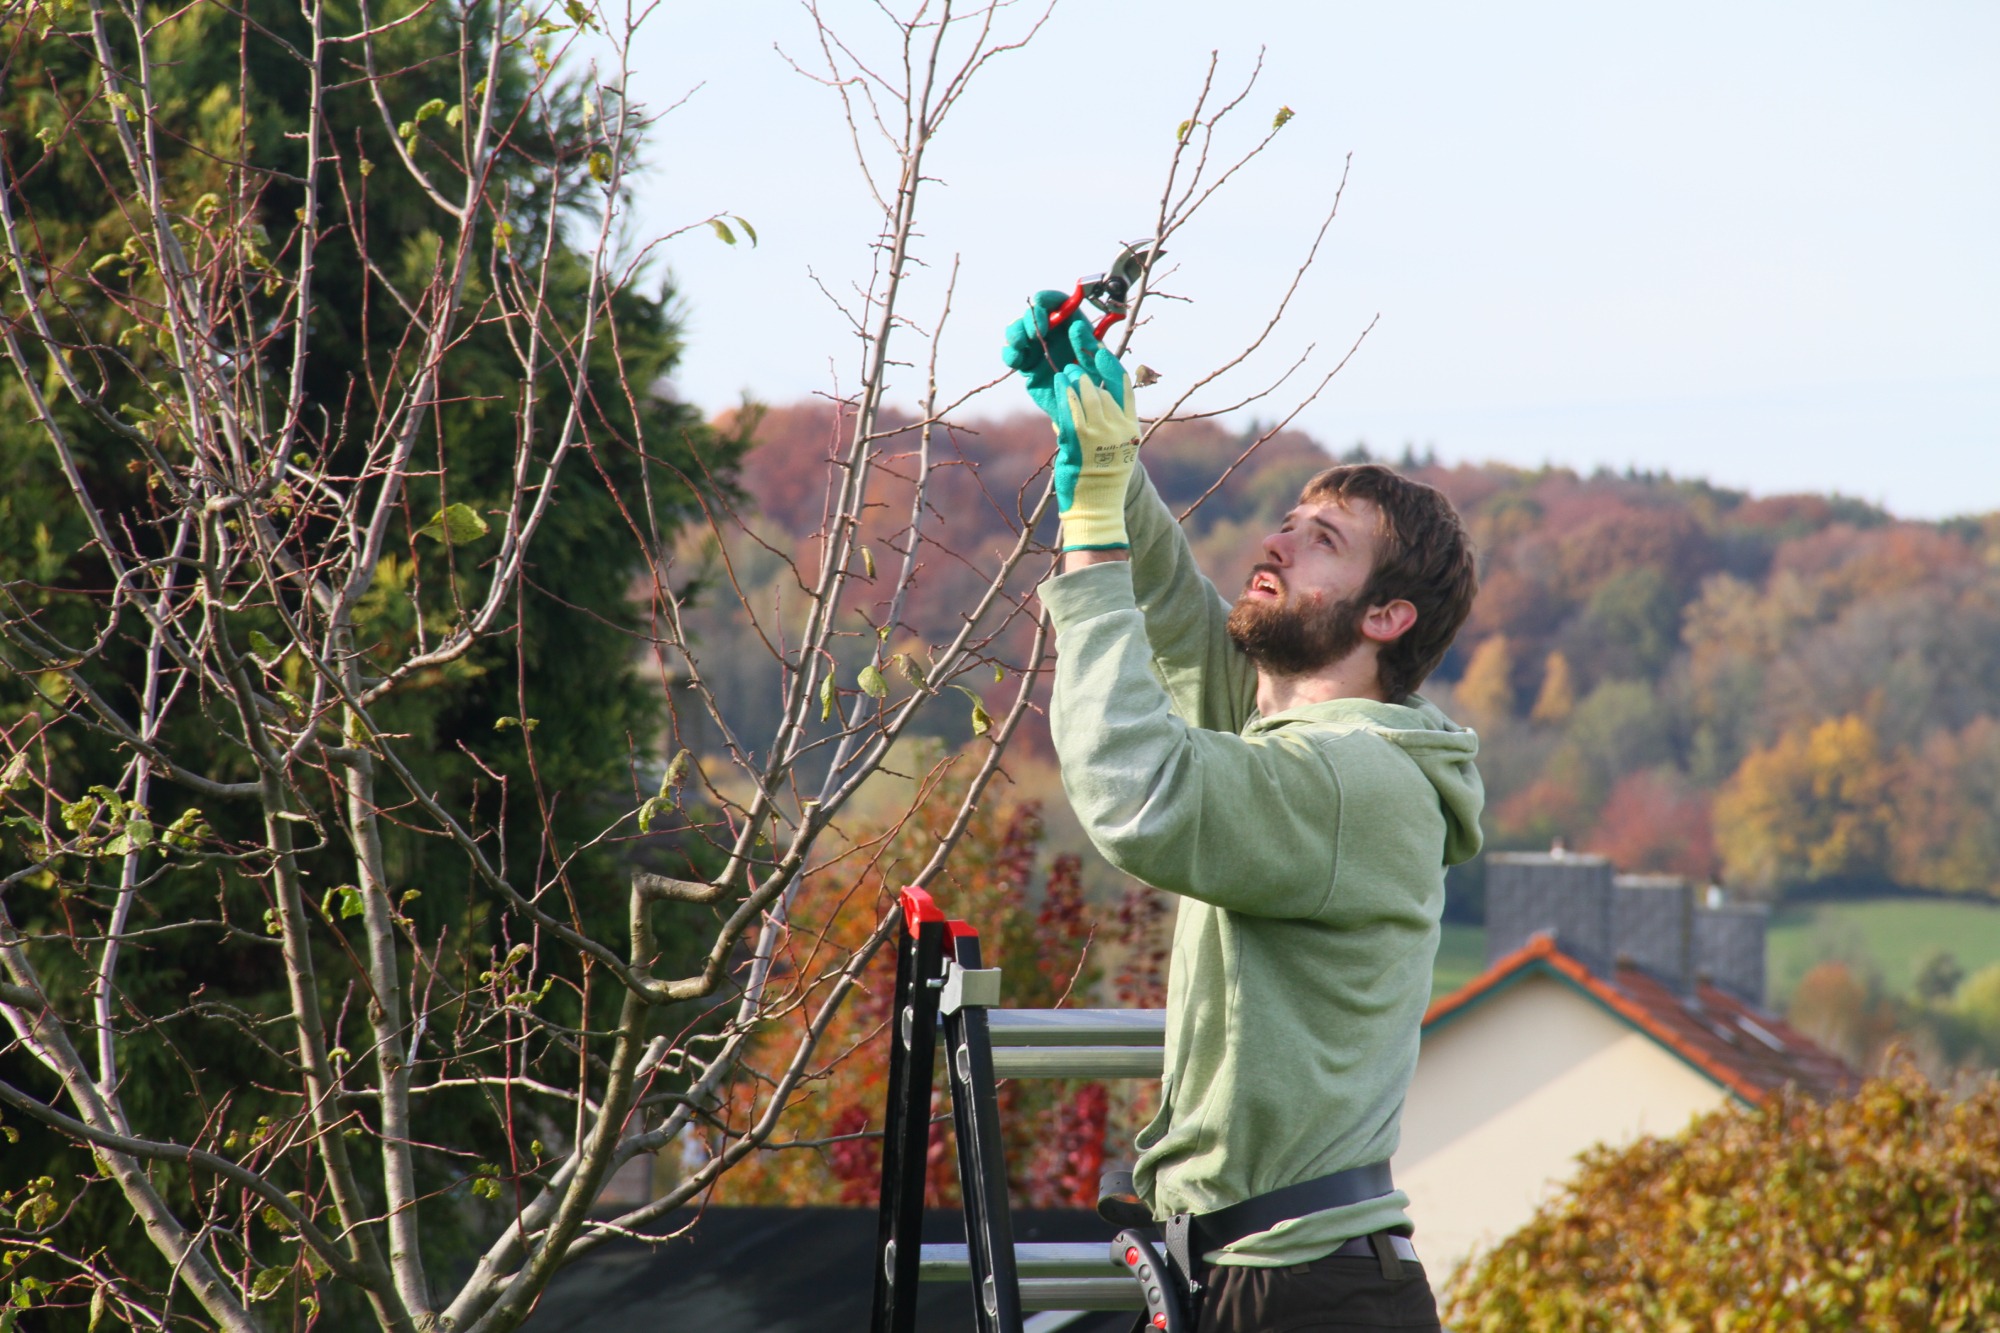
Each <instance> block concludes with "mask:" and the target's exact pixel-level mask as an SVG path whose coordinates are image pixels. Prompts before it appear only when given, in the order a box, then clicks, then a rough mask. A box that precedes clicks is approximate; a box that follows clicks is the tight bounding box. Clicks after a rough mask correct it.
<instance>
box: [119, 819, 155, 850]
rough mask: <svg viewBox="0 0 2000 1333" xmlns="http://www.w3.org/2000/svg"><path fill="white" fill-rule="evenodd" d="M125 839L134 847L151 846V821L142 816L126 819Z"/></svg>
mask: <svg viewBox="0 0 2000 1333" xmlns="http://www.w3.org/2000/svg"><path fill="white" fill-rule="evenodd" d="M125 840H126V841H127V842H128V843H130V844H131V845H132V846H134V847H151V846H152V845H153V821H152V820H150V819H143V818H141V819H133V820H129V821H127V823H126V825H125Z"/></svg>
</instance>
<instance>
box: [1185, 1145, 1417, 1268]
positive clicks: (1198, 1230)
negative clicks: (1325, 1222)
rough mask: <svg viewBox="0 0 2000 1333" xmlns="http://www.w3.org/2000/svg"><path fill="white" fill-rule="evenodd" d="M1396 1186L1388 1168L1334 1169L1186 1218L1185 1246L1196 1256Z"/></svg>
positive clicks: (1385, 1165) (1380, 1164)
mask: <svg viewBox="0 0 2000 1333" xmlns="http://www.w3.org/2000/svg"><path fill="white" fill-rule="evenodd" d="M1395 1188H1396V1183H1395V1182H1394V1181H1393V1180H1391V1179H1390V1178H1389V1164H1388V1163H1387V1162H1370V1163H1368V1164H1367V1165H1366V1166H1353V1167H1349V1168H1348V1169H1347V1170H1345V1171H1336V1172H1334V1173H1333V1174H1332V1175H1330V1176H1316V1177H1314V1178H1313V1179H1311V1180H1302V1181H1300V1182H1299V1183H1298V1184H1296V1185H1286V1186H1284V1187H1283V1188H1281V1189H1274V1190H1267V1191H1265V1192H1264V1193H1262V1194H1253V1195H1251V1196H1250V1197H1249V1198H1247V1199H1245V1200H1243V1202H1241V1203H1232V1204H1230V1205H1229V1206H1228V1207H1227V1208H1218V1209H1216V1210H1215V1211H1214V1212H1212V1213H1198V1214H1194V1215H1192V1216H1190V1217H1189V1219H1188V1222H1189V1230H1190V1232H1191V1233H1192V1235H1191V1236H1190V1239H1191V1240H1192V1241H1193V1242H1194V1243H1193V1244H1192V1245H1190V1246H1189V1248H1190V1249H1191V1250H1192V1251H1193V1252H1194V1254H1195V1255H1196V1256H1197V1257H1199V1256H1200V1255H1203V1254H1206V1253H1208V1252H1209V1251H1210V1250H1219V1249H1221V1248H1222V1247H1223V1246H1225V1245H1234V1244H1235V1243H1236V1242H1237V1241H1239V1240H1242V1239H1243V1238H1244V1237H1245V1236H1254V1235H1256V1234H1257V1233H1258V1232H1260V1231H1269V1230H1270V1229H1271V1228H1272V1227H1274V1226H1277V1225H1278V1224H1279V1223H1280V1222H1289V1221H1291V1220H1292V1219H1293V1218H1295V1217H1304V1216H1306V1215H1307V1214H1308V1213H1320V1212H1325V1211H1326V1210H1327V1209H1329V1208H1345V1207H1346V1206H1347V1205H1349V1204H1354V1203H1366V1202H1367V1201H1368V1200H1370V1199H1379V1198H1381V1197H1382V1196H1383V1195H1385V1194H1389V1193H1392V1192H1394V1190H1395Z"/></svg>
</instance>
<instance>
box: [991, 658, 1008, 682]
mask: <svg viewBox="0 0 2000 1333" xmlns="http://www.w3.org/2000/svg"><path fill="white" fill-rule="evenodd" d="M1005 679H1007V669H1006V668H1005V667H1003V666H1001V665H1000V664H999V663H998V662H995V663H994V664H993V683H994V684H995V685H998V684H999V683H1000V682H1001V681H1003V680H1005Z"/></svg>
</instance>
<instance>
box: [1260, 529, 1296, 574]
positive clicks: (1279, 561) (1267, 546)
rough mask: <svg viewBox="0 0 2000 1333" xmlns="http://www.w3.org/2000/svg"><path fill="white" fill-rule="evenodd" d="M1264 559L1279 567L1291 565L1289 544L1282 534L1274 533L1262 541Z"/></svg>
mask: <svg viewBox="0 0 2000 1333" xmlns="http://www.w3.org/2000/svg"><path fill="white" fill-rule="evenodd" d="M1264 558H1265V559H1267V560H1269V561H1270V562H1271V563H1272V564H1274V565H1278V566H1280V567H1282V566H1284V565H1289V564H1290V563H1292V553H1291V550H1290V543H1289V542H1287V541H1286V540H1285V534H1284V533H1282V532H1274V533H1272V534H1271V535H1270V536H1268V537H1266V538H1265V539H1264Z"/></svg>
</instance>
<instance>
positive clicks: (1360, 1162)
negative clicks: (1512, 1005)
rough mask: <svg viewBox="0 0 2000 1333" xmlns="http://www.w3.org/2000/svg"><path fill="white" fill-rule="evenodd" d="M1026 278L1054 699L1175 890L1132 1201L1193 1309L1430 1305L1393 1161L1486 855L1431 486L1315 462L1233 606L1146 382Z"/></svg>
mask: <svg viewBox="0 0 2000 1333" xmlns="http://www.w3.org/2000/svg"><path fill="white" fill-rule="evenodd" d="M1061 300H1062V294H1061V293H1059V292H1043V293H1041V294H1040V295H1038V296H1037V297H1036V299H1035V301H1034V303H1033V304H1032V305H1031V306H1030V309H1029V312H1028V314H1027V315H1026V316H1024V317H1023V318H1022V319H1021V320H1018V321H1016V322H1015V324H1014V325H1013V326H1012V327H1011V328H1009V330H1008V346H1007V350H1006V359H1007V362H1008V364H1009V365H1011V366H1013V367H1014V368H1015V369H1017V370H1020V371H1021V372H1022V373H1023V374H1024V375H1025V376H1026V379H1027V383H1028V390H1029V393H1030V395H1031V396H1032V397H1033V398H1034V399H1035V400H1036V402H1037V403H1038V404H1039V405H1040V406H1041V407H1042V408H1043V409H1044V410H1045V411H1046V412H1047V413H1048V414H1049V416H1050V418H1051V419H1052V421H1053V422H1054V423H1055V426H1056V433H1057V437H1058V451H1057V461H1056V479H1055V480H1056V493H1057V503H1058V506H1059V507H1060V509H1061V511H1062V524H1063V542H1062V545H1063V556H1062V571H1061V572H1060V573H1059V574H1058V575H1057V576H1056V577H1054V578H1051V579H1050V580H1049V581H1048V582H1047V583H1045V584H1043V585H1042V589H1041V597H1042V603H1043V605H1044V606H1045V607H1046V608H1047V609H1048V613H1049V616H1050V619H1051V621H1052V623H1053V624H1054V627H1055V632H1056V647H1057V654H1058V657H1057V663H1056V673H1055V692H1054V697H1053V701H1052V703H1051V708H1050V722H1051V728H1052V731H1053V733H1054V738H1055V744H1056V751H1057V754H1058V756H1059V758H1060V760H1061V763H1062V774H1063V785H1064V787H1065V789H1066V790H1067V791H1068V793H1069V798H1070V802H1071V804H1072V805H1073V806H1074V807H1075V809H1076V812H1077V815H1078V816H1079V818H1081V820H1082V821H1083V825H1084V827H1085V828H1086V829H1087V830H1088V831H1089V833H1090V836H1091V839H1092V841H1094V842H1095V843H1096V845H1097V847H1098V848H1099V849H1100V850H1101V851H1102V852H1103V853H1104V855H1105V857H1106V859H1108V860H1109V861H1110V862H1111V863H1112V864H1113V865H1115V866H1117V867H1118V868H1119V869H1121V870H1123V871H1125V872H1126V873H1128V874H1131V875H1133V876H1135V877H1137V878H1139V879H1141V880H1143V881H1145V882H1146V883H1148V884H1152V885H1154V886H1155V887H1157V888H1161V889H1164V890H1167V891H1168V892H1171V893H1175V894H1179V895H1181V897H1182V898H1183V900H1184V901H1182V903H1181V905H1180V912H1179V917H1178V920H1177V922H1176V924H1175V930H1174V943H1173V956H1172V962H1171V965H1170V970H1169V974H1168V985H1167V1036H1166V1070H1165V1077H1164V1082H1163V1085H1162V1095H1161V1108H1160V1112H1159V1114H1158V1116H1157V1117H1155V1119H1154V1120H1153V1122H1152V1123H1151V1124H1150V1125H1148V1126H1147V1127H1146V1128H1145V1130H1144V1131H1142V1132H1141V1133H1140V1135H1139V1138H1138V1147H1139V1150H1140V1155H1139V1159H1138V1162H1137V1165H1136V1167H1135V1170H1134V1178H1135V1185H1136V1190H1137V1194H1138V1197H1139V1198H1140V1199H1141V1200H1142V1201H1143V1202H1144V1204H1145V1205H1146V1206H1147V1208H1148V1210H1149V1211H1150V1214H1151V1216H1152V1217H1153V1218H1156V1219H1160V1220H1162V1221H1163V1222H1165V1223H1166V1227H1167V1233H1166V1235H1167V1242H1168V1246H1169V1248H1170V1249H1172V1250H1175V1251H1176V1255H1177V1262H1179V1263H1184V1264H1185V1265H1186V1268H1187V1269H1188V1270H1189V1275H1190V1277H1191V1278H1192V1279H1193V1284H1194V1297H1195V1299H1194V1304H1195V1307H1196V1309H1197V1310H1198V1312H1199V1313H1198V1324H1197V1328H1198V1329H1199V1330H1201V1333H1238V1331H1243V1330H1252V1329H1262V1330H1280V1329H1282V1330H1286V1331H1287V1333H1307V1331H1308V1330H1334V1329H1348V1328H1368V1329H1383V1328H1408V1329H1436V1328H1437V1327H1438V1322H1437V1308H1436V1304H1435V1301H1434V1299H1433V1297H1432V1293H1431V1290H1430V1286H1429V1283H1428V1280H1427V1279H1426V1278H1425V1276H1424V1274H1423V1270H1422V1268H1421V1266H1420V1265H1419V1264H1418V1263H1416V1262H1415V1251H1414V1249H1413V1247H1412V1246H1411V1244H1410V1242H1409V1241H1408V1240H1407V1239H1406V1237H1407V1236H1408V1235H1409V1233H1410V1231H1411V1227H1410V1219H1409V1216H1408V1213H1407V1211H1406V1209H1407V1207H1408V1202H1409V1201H1408V1198H1407V1196H1405V1195H1404V1194H1402V1193H1401V1192H1400V1191H1397V1190H1396V1189H1395V1188H1394V1186H1393V1184H1392V1183H1391V1182H1390V1180H1389V1178H1388V1160H1389V1157H1390V1155H1391V1154H1392V1153H1393V1152H1394V1151H1395V1148H1396V1144H1397V1135H1398V1119H1399V1117H1400V1114H1401V1111H1402V1103H1403V1096H1404V1093H1405V1092H1406V1090H1407V1089H1408V1086H1409V1081H1410V1075H1411V1073H1412V1071H1413V1070H1414V1068H1415V1066H1416V1057H1417V1034H1418V1028H1419V1025H1420V1023H1421V1021H1422V1017H1423V1012H1424V1008H1425V1006H1426V1004H1427V1003H1428V1001H1429V997H1430V981H1431V965H1432V961H1433V959H1434V957H1435V955H1436V951H1437V941H1438V920H1439V917H1440V915H1441V913H1442V910H1443V903H1444V883H1443V880H1444V868H1445V866H1446V865H1448V864H1453V863H1456V862H1459V861H1463V860H1466V859H1467V858H1469V857H1471V856H1472V855H1474V854H1475V853H1476V852H1477V851H1478V850H1479V840H1480V835H1479V811H1480V806H1481V803H1482V800H1483V792H1482V788H1481V785H1480V780H1479V774H1478V771H1477V769H1475V768H1474V766H1473V762H1472V761H1473V756H1474V755H1475V753H1476V752H1477V750H1478V740H1477V738H1476V737H1475V736H1474V735H1473V734H1472V733H1471V732H1468V731H1465V730H1463V729H1462V728H1460V727H1458V726H1456V725H1455V724H1453V723H1452V722H1451V721H1450V720H1449V719H1448V718H1446V717H1445V716H1444V715H1443V714H1442V713H1441V712H1439V711H1438V709H1437V708H1436V707H1434V706H1433V705H1431V704H1429V703H1428V702H1426V701H1425V700H1424V699H1422V698H1421V697H1420V696H1418V695H1417V694H1415V693H1414V691H1415V689H1416V687H1417V686H1418V685H1419V684H1421V683H1422V681H1423V679H1424V677H1425V676H1426V675H1428V674H1429V672H1430V671H1431V670H1432V669H1433V668H1434V667H1436V665H1437V664H1438V662H1439V661H1440V660H1441V659H1442V658H1443V656H1444V653H1445V650H1446V649H1447V648H1448V647H1449V646H1450V644H1451V640H1452V637H1453V635H1454V634H1455V633H1456V632H1457V630H1458V627H1459V625H1460V624H1461V623H1463V621H1464V619H1465V616H1466V613H1467V611H1468V610H1469V609H1470V607H1471V603H1472V597H1473V593H1474V591H1475V578H1474V573H1473V562H1472V552H1471V548H1470V543H1469V542H1468V540H1467V539H1466V536H1465V532H1464V529H1463V528H1462V527H1461V525H1460V524H1459V521H1458V517H1457V515H1456V514H1455V513H1454V512H1453V511H1452V509H1451V506H1450V504H1449V503H1448V502H1447V501H1446V500H1445V499H1444V497H1443V496H1442V495H1440V494H1439V493H1438V492H1437V491H1435V490H1433V489H1431V488H1430V487H1427V486H1422V485H1419V484H1417V483H1414V482H1411V481H1408V480H1406V479H1404V478H1402V477H1399V476H1397V475H1396V474H1395V473H1394V472H1392V471H1390V470H1389V469H1387V468H1382V467H1378V466H1374V465H1361V466H1357V467H1339V468H1333V469H1330V470H1329V471H1327V472H1324V473H1322V474H1320V475H1319V476H1318V477H1315V478H1314V479H1313V480H1312V481H1311V482H1310V483H1308V484H1307V486H1306V488H1305V491H1304V493H1303V494H1302V495H1301V496H1300V498H1299V503H1298V505H1297V507H1296V508H1294V509H1293V510H1292V511H1291V513H1290V514H1288V515H1287V516H1286V518H1285V520H1284V523H1283V525H1282V526H1281V527H1280V528H1279V530H1278V531H1277V532H1275V533H1273V534H1272V535H1271V536H1269V537H1267V538H1266V539H1265V541H1264V546H1263V559H1262V561H1261V562H1260V563H1259V564H1258V565H1257V567H1256V569H1255V570H1254V571H1253V572H1252V574H1251V576H1250V579H1249V581H1248V583H1247V584H1246V585H1245V587H1244V590H1243V593H1242V595H1241V596H1240V597H1239V598H1238V599H1237V600H1236V602H1235V604H1234V606H1233V607H1232V606H1231V605H1230V604H1229V603H1227V602H1225V601H1224V600H1223V599H1222V597H1220V596H1219V595H1218V594H1217V592H1216V591H1215V589H1214V587H1213V586H1212V585H1211V584H1210V583H1209V582H1208V581H1207V580H1206V579H1205V578H1203V577H1202V576H1201V574H1200V572H1199V571H1198V570H1197V569H1196V568H1195V565H1194V560H1193V557H1192V554H1191V552H1190V551H1189V549H1188V544H1187V541H1186V539H1185V537H1184V536H1183V535H1182V534H1181V531H1180V528H1179V525H1178V524H1176V523H1175V522H1174V520H1173V517H1172V515H1171V514H1170V513H1169V512H1168V511H1167V509H1166V507H1165V505H1164V504H1163V503H1162V502H1161V500H1160V498H1159V496H1158V494H1157V493H1156V492H1155V491H1154V489H1153V487H1152V484H1151V482H1150V481H1149V480H1148V479H1147V477H1146V476H1145V473H1144V470H1143V469H1140V468H1137V467H1136V465H1135V464H1136V455H1137V452H1138V450H1137V443H1136V440H1137V436H1138V433H1139V431H1138V423H1137V419H1136V416H1135V414H1134V412H1133V409H1132V387H1131V380H1130V378H1129V377H1128V376H1127V375H1126V374H1125V370H1124V367H1123V366H1122V365H1120V363H1119V362H1118V360H1117V359H1116V358H1115V357H1113V356H1111V355H1110V353H1108V352H1107V351H1105V350H1104V349H1103V348H1102V347H1101V346H1099V344H1098V343H1097V340H1096V339H1095V338H1094V337H1093V336H1092V335H1091V331H1090V329H1089V327H1088V324H1087V323H1086V321H1085V320H1083V319H1082V318H1071V319H1070V320H1069V321H1067V323H1066V324H1065V325H1064V326H1062V327H1060V328H1058V329H1056V330H1054V331H1051V330H1050V329H1049V326H1048V315H1049V312H1050V311H1051V310H1052V309H1053V308H1054V307H1055V306H1056V305H1058V304H1059V303H1060V302H1061Z"/></svg>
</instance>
